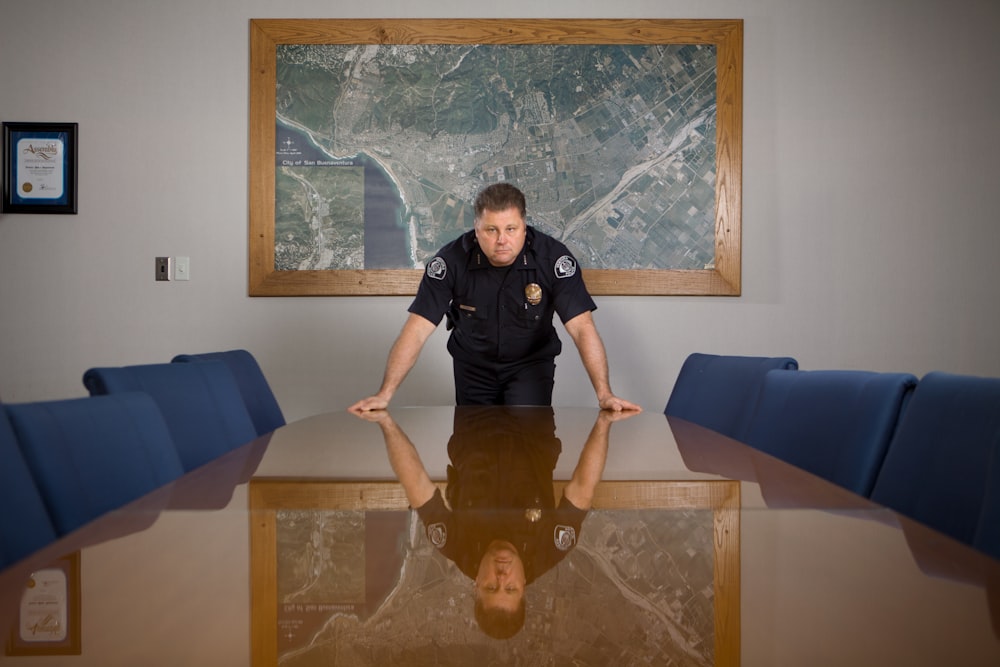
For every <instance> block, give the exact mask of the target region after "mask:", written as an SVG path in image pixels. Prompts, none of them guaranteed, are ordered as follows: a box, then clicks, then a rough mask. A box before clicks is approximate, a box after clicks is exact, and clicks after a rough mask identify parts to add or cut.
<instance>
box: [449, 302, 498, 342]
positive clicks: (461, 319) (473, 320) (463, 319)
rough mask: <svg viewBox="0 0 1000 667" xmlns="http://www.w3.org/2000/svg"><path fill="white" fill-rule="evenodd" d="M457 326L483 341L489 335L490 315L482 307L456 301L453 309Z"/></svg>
mask: <svg viewBox="0 0 1000 667" xmlns="http://www.w3.org/2000/svg"><path fill="white" fill-rule="evenodd" d="M452 316H453V317H454V318H455V320H456V322H455V325H456V326H457V327H458V328H459V329H460V330H461V331H463V332H465V333H467V334H469V335H470V336H472V337H474V338H477V339H482V338H485V337H486V335H487V326H488V321H489V313H488V312H486V309H485V308H483V307H481V306H476V305H474V304H472V303H469V302H467V301H455V302H454V304H453V307H452Z"/></svg>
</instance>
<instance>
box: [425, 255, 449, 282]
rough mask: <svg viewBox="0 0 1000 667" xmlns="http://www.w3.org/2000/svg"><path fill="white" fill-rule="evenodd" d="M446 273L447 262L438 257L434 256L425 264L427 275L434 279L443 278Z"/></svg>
mask: <svg viewBox="0 0 1000 667" xmlns="http://www.w3.org/2000/svg"><path fill="white" fill-rule="evenodd" d="M446 275H448V264H446V263H445V261H444V260H443V259H441V258H440V257H435V258H434V259H432V260H431V261H430V263H429V264H428V265H427V277H428V278H433V279H434V280H444V277H445V276H446Z"/></svg>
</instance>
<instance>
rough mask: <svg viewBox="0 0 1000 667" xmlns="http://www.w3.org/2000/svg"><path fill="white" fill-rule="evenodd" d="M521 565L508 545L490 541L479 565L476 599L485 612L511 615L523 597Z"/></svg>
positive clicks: (522, 570) (510, 545) (514, 551)
mask: <svg viewBox="0 0 1000 667" xmlns="http://www.w3.org/2000/svg"><path fill="white" fill-rule="evenodd" d="M524 585H525V577H524V563H523V562H522V561H521V557H520V556H519V555H518V553H517V549H515V548H514V545H513V544H511V543H510V542H506V541H503V540H493V541H492V542H490V546H489V547H488V548H487V549H486V553H485V554H483V558H482V560H480V561H479V572H478V573H477V574H476V595H478V596H479V599H480V600H482V603H483V606H484V607H486V608H487V609H506V610H508V611H514V610H515V609H517V607H518V605H520V604H521V598H523V597H524Z"/></svg>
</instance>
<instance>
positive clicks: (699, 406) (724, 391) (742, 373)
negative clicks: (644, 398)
mask: <svg viewBox="0 0 1000 667" xmlns="http://www.w3.org/2000/svg"><path fill="white" fill-rule="evenodd" d="M798 367H799V363H798V362H797V361H796V360H795V359H793V358H792V357H741V356H730V355H715V354H703V353H701V352H695V353H693V354H691V355H689V356H688V358H687V359H685V360H684V364H683V365H682V366H681V370H680V373H678V375H677V380H676V381H675V382H674V388H673V389H672V390H671V392H670V398H669V399H668V400H667V406H666V408H665V409H664V411H663V412H664V413H665V414H667V415H670V416H672V417H680V418H681V419H686V420H687V421H690V422H694V423H696V424H699V425H701V426H705V427H707V428H710V429H712V430H713V431H718V432H719V433H722V434H723V435H727V436H729V437H730V438H736V439H737V440H741V439H742V438H743V436H744V434H745V432H746V427H747V426H748V425H749V423H750V417H751V416H752V415H753V410H754V406H755V405H756V403H757V395H758V392H759V391H760V385H761V382H762V381H763V380H764V374H765V373H767V371H769V370H771V369H773V368H784V369H789V370H794V369H797V368H798Z"/></svg>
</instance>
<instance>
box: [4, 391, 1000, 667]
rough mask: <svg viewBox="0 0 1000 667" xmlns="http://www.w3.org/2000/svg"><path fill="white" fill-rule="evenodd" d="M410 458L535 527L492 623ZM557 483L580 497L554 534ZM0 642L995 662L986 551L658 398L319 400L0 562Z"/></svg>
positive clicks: (340, 652)
mask: <svg viewBox="0 0 1000 667" xmlns="http://www.w3.org/2000/svg"><path fill="white" fill-rule="evenodd" d="M414 470H415V471H416V472H417V477H418V478H419V475H420V474H426V476H427V477H429V478H430V480H431V481H432V482H433V485H434V488H435V489H436V490H438V491H440V492H441V494H442V498H444V499H446V500H447V502H448V503H449V505H452V507H451V508H450V509H451V511H452V512H453V513H454V515H455V516H458V515H460V514H461V512H462V511H463V510H462V508H463V507H469V508H471V509H467V510H465V511H466V512H469V513H471V512H480V513H481V514H465V515H462V516H466V517H479V518H475V519H471V520H469V521H468V522H467V524H462V525H468V526H472V528H469V530H473V529H478V528H479V527H482V526H486V525H492V524H490V523H489V521H490V520H489V519H488V518H484V517H488V516H489V512H490V511H491V508H492V507H493V506H494V505H497V506H498V507H496V508H495V512H496V513H497V514H496V516H500V515H501V514H503V513H506V514H503V515H504V516H512V515H516V518H517V520H518V521H520V522H521V523H520V524H519V525H522V526H523V527H526V528H525V530H529V531H531V530H535V528H536V527H541V528H538V530H536V531H535V533H532V534H533V535H535V534H537V535H538V536H539V543H544V548H546V549H548V550H550V551H551V546H552V544H553V541H552V537H553V534H554V535H555V541H554V544H555V548H556V550H557V551H558V553H557V554H556V555H557V557H556V558H554V559H552V560H554V562H549V561H548V560H546V561H545V563H544V565H542V564H541V563H542V557H541V555H539V556H538V559H539V560H538V563H539V564H538V565H529V567H531V568H533V575H532V580H531V581H530V582H529V583H528V584H527V586H526V587H525V600H526V602H525V618H524V624H523V627H521V629H520V631H519V632H517V634H515V635H514V636H513V637H511V638H509V639H494V638H491V637H489V636H487V635H486V634H484V632H483V631H482V630H481V629H480V627H479V626H478V624H477V621H476V619H475V617H474V613H473V606H474V597H475V589H474V585H473V580H472V578H471V577H470V576H469V575H467V574H466V573H465V572H464V570H463V568H462V566H461V563H460V562H459V559H458V558H456V557H454V556H453V555H452V554H450V553H447V552H446V551H445V550H443V549H442V548H441V543H442V542H441V540H439V538H440V537H441V534H440V533H439V532H435V530H433V527H434V526H438V524H432V525H431V527H432V529H431V530H428V526H427V525H424V522H423V521H422V520H421V517H420V516H418V514H417V512H416V511H414V510H411V509H410V502H409V498H410V497H411V495H410V494H411V493H412V492H413V489H414V488H416V487H414V486H413V485H412V484H411V483H409V481H408V480H411V479H413V478H414V476H413V475H412V473H413V472H414ZM581 494H582V495H581ZM564 497H565V498H570V497H572V498H581V497H583V498H586V499H588V500H589V504H590V507H589V508H588V507H581V508H580V509H583V510H587V512H586V514H585V516H584V518H583V519H582V523H580V524H579V528H578V530H576V529H573V528H572V527H570V526H567V525H564V524H562V523H558V521H557V522H556V523H555V524H554V525H555V531H554V532H553V530H552V529H551V525H553V524H550V523H546V522H547V521H549V517H551V516H554V515H553V514H552V512H554V510H553V509H552V508H553V507H554V506H555V505H559V503H560V499H561V498H564ZM525 498H528V500H527V501H526V502H524V503H522V501H524V499H525ZM511 499H513V500H511ZM515 501H516V502H515ZM511 503H514V504H513V505H512V504H511ZM517 503H522V504H525V506H524V507H521V506H520V505H517ZM581 504H587V503H581ZM560 516H562V515H560ZM559 521H561V519H559ZM449 525H459V524H449ZM453 530H455V529H453ZM484 530H485V529H484ZM451 537H452V538H453V539H457V538H454V536H451ZM546 540H547V541H546ZM453 544H454V542H453ZM542 552H543V548H542V547H539V549H538V552H537V553H538V554H541V553H542ZM531 553H535V552H534V551H532V552H531ZM553 553H555V552H553ZM532 557H534V556H532ZM0 632H3V633H4V637H5V640H6V647H5V649H6V650H4V651H3V653H2V655H0V664H3V665H7V664H9V665H19V664H30V665H42V664H57V665H95V666H96V665H100V666H101V667H108V666H111V665H129V666H132V665H144V666H148V665H171V666H177V665H185V666H188V665H212V666H219V665H253V666H255V667H256V666H263V665H277V664H281V665H294V666H300V665H390V664H391V665H473V664H476V665H484V666H485V665H508V664H510V665H564V664H565V665H761V666H768V667H773V666H776V665H796V666H798V665H852V666H857V665H935V666H937V665H992V666H996V665H1000V561H997V560H995V559H992V558H990V557H988V556H985V555H983V554H981V553H979V552H977V551H975V550H973V549H971V548H969V547H966V546H964V545H962V544H959V543H958V542H955V541H953V540H951V539H950V538H947V537H945V536H943V535H941V534H939V533H937V532H935V531H932V530H930V529H928V528H925V527H923V526H921V525H920V524H918V523H916V522H913V521H910V520H908V519H906V518H905V517H902V516H900V515H898V514H896V513H894V512H892V511H890V510H888V509H885V508H883V507H880V506H878V505H876V504H874V503H872V502H870V501H868V500H866V499H864V498H862V497H859V496H856V495H854V494H852V493H850V492H848V491H846V490H844V489H841V488H839V487H836V486H834V485H832V484H829V483H826V482H825V481H823V480H821V479H819V478H817V477H814V476H812V475H810V474H808V473H806V472H804V471H802V470H800V469H797V468H795V467H792V466H790V465H787V464H785V463H783V462H782V461H779V460H777V459H774V458H772V457H770V456H768V455H766V454H763V453H761V452H759V451H757V450H755V449H753V448H750V447H748V446H745V445H743V444H741V443H739V442H736V441H734V440H731V439H729V438H726V437H724V436H722V435H720V434H718V433H715V432H713V431H710V430H708V429H705V428H702V427H699V426H697V425H695V424H693V423H690V422H686V421H684V420H680V419H675V418H667V417H666V416H664V415H663V414H662V413H658V412H651V411H646V412H643V413H640V414H627V415H614V414H613V413H607V412H602V411H600V410H598V409H596V408H585V407H556V408H551V409H550V408H502V407H496V408H455V407H452V406H442V407H411V408H393V409H392V410H390V411H389V412H388V413H378V414H375V415H368V416H366V417H365V418H362V417H359V416H356V415H353V414H350V413H348V412H346V411H334V412H330V413H327V414H320V415H316V416H313V417H309V418H305V419H301V420H298V421H295V422H293V423H290V424H288V425H286V426H283V427H281V428H279V429H277V430H276V431H274V432H273V433H270V434H267V435H265V436H263V437H261V438H258V439H257V440H254V441H253V442H251V443H248V444H247V445H245V446H243V447H241V448H239V449H236V450H234V451H232V452H230V453H228V454H226V455H224V456H222V457H220V458H218V459H216V460H214V461H212V462H210V463H208V464H206V465H204V466H202V467H200V468H198V469H196V470H193V471H191V472H190V473H188V474H186V475H185V476H184V477H182V478H180V479H178V480H177V481H176V482H174V483H172V484H169V485H167V486H165V487H162V488H160V489H157V490H156V491H154V492H152V493H150V494H149V495H147V496H144V497H143V498H140V499H138V500H137V501H135V502H132V503H130V504H128V505H127V506H125V507H123V508H121V509H119V510H116V511H114V512H111V513H109V514H107V515H104V516H103V517H101V518H99V519H97V520H95V521H93V522H92V523H90V524H88V525H86V526H85V527H83V528H82V529H80V530H78V531H76V532H74V533H72V534H70V535H67V536H64V537H62V538H61V539H59V540H58V541H57V542H55V543H53V544H51V545H50V546H48V547H46V548H44V549H43V550H41V551H40V552H38V553H36V554H34V555H33V556H31V557H29V558H27V559H25V560H24V561H22V562H20V563H17V564H15V565H13V566H11V567H8V568H7V569H6V570H4V571H3V572H0ZM39 656H50V657H45V658H41V657H39Z"/></svg>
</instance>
